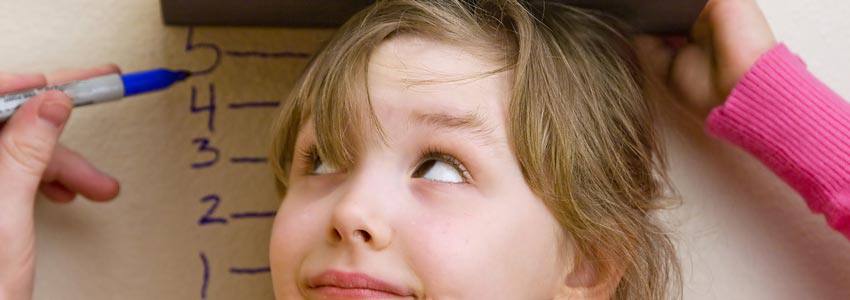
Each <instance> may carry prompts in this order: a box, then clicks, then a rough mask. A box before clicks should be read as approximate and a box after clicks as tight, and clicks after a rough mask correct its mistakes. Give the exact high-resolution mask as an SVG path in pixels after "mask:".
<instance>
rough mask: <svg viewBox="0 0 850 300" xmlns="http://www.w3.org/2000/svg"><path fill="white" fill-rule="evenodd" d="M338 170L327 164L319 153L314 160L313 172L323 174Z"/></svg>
mask: <svg viewBox="0 0 850 300" xmlns="http://www.w3.org/2000/svg"><path fill="white" fill-rule="evenodd" d="M336 172H338V170H337V169H336V168H334V167H332V166H331V165H330V164H327V163H325V162H323V161H322V158H321V157H320V156H319V155H318V154H317V155H316V158H315V160H313V174H316V175H323V174H332V173H336Z"/></svg>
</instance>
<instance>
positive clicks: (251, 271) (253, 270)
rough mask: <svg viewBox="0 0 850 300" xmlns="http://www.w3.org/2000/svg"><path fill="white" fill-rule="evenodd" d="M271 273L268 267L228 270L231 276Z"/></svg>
mask: <svg viewBox="0 0 850 300" xmlns="http://www.w3.org/2000/svg"><path fill="white" fill-rule="evenodd" d="M269 272H271V268H269V267H259V268H230V273H231V274H239V275H254V274H264V273H269Z"/></svg>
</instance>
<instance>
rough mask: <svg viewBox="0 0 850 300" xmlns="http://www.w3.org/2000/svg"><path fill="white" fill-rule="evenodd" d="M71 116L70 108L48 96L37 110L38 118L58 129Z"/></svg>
mask: <svg viewBox="0 0 850 300" xmlns="http://www.w3.org/2000/svg"><path fill="white" fill-rule="evenodd" d="M70 114H71V108H70V107H68V105H67V104H65V103H63V102H62V100H61V99H57V98H56V97H51V96H48V97H47V99H44V101H43V102H42V103H41V107H39V108H38V117H39V118H41V119H42V120H45V121H47V122H48V123H50V124H52V125H53V126H54V127H56V128H59V127H61V126H62V124H63V123H65V120H67V119H68V115H70Z"/></svg>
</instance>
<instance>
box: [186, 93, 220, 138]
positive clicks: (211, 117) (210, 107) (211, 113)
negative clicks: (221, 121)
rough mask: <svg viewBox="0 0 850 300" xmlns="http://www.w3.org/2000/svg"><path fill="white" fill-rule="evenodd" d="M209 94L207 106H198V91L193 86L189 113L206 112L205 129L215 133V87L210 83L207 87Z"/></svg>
mask: <svg viewBox="0 0 850 300" xmlns="http://www.w3.org/2000/svg"><path fill="white" fill-rule="evenodd" d="M209 94H210V100H209V104H207V105H204V106H198V89H197V88H196V87H195V86H194V85H193V86H192V97H191V100H192V102H191V104H190V105H189V111H190V112H192V113H193V114H197V113H202V112H207V113H208V115H207V129H209V130H210V132H215V85H214V84H212V83H210V85H209Z"/></svg>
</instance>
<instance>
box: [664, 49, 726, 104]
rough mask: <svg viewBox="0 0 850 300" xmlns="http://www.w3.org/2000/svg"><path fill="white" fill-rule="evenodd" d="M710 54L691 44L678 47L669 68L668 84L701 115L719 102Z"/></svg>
mask: <svg viewBox="0 0 850 300" xmlns="http://www.w3.org/2000/svg"><path fill="white" fill-rule="evenodd" d="M710 55H711V54H709V53H707V52H706V51H705V50H704V49H703V48H702V47H700V46H698V45H695V44H691V45H688V46H685V47H683V48H682V49H679V53H678V54H677V55H676V58H675V59H674V62H673V66H672V68H671V70H670V81H671V82H670V84H671V85H672V86H673V87H674V90H675V92H676V93H677V95H678V96H679V97H680V98H681V99H682V100H684V102H685V104H686V105H687V106H690V108H691V109H692V110H694V111H695V112H696V113H697V114H699V115H700V116H701V117H704V116H707V115H708V111H709V110H710V109H711V108H712V107H714V106H716V105H718V104H719V102H720V101H721V100H722V99H718V97H716V94H715V91H714V78H713V76H712V64H711V56H710Z"/></svg>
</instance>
